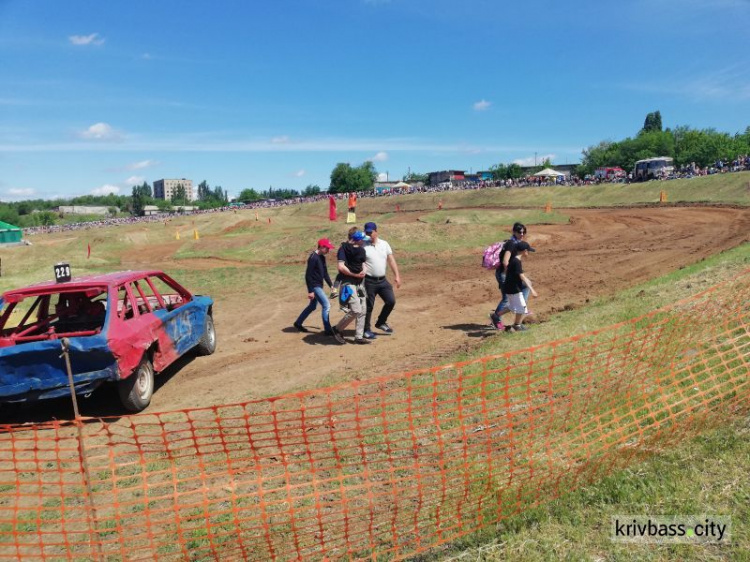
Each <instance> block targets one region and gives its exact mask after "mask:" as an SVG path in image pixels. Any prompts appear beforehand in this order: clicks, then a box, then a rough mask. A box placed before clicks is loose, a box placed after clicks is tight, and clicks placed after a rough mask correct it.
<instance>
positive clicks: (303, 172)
mask: <svg viewBox="0 0 750 562" xmlns="http://www.w3.org/2000/svg"><path fill="white" fill-rule="evenodd" d="M305 173H306V172H305V170H297V171H296V172H294V177H296V178H301V177H302V176H304V175H305Z"/></svg>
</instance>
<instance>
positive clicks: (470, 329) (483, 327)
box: [441, 322, 501, 338]
mask: <svg viewBox="0 0 750 562" xmlns="http://www.w3.org/2000/svg"><path fill="white" fill-rule="evenodd" d="M441 327H442V328H443V329H444V330H457V331H459V332H466V335H467V336H469V337H470V338H486V337H489V336H494V335H495V334H499V333H501V332H499V331H498V330H496V329H495V328H493V327H492V326H490V325H489V322H488V323H487V324H453V325H451V326H441Z"/></svg>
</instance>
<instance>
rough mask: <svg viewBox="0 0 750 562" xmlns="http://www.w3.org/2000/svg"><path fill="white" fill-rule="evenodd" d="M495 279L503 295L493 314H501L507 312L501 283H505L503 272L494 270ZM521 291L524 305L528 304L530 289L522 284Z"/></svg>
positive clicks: (506, 303)
mask: <svg viewBox="0 0 750 562" xmlns="http://www.w3.org/2000/svg"><path fill="white" fill-rule="evenodd" d="M495 279H497V284H498V286H499V287H500V294H501V295H503V298H501V299H500V302H499V303H497V308H496V309H495V316H502V315H503V314H505V313H506V312H508V296H507V295H506V294H505V292H504V291H503V283H505V273H500V270H499V269H496V270H495ZM521 292H522V293H523V300H525V301H526V306H528V305H529V295H530V294H531V289H529V288H528V287H527V286H526V285H524V286H523V288H522V289H521Z"/></svg>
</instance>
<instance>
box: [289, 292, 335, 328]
mask: <svg viewBox="0 0 750 562" xmlns="http://www.w3.org/2000/svg"><path fill="white" fill-rule="evenodd" d="M313 293H314V294H315V298H314V299H311V300H310V304H308V305H307V308H305V310H303V311H302V313H301V314H300V315H299V318H297V322H295V323H296V324H299V325H300V326H301V325H302V323H303V322H304V321H305V320H307V317H308V316H310V313H311V312H312V311H313V310H315V307H317V306H318V303H320V305H321V306H322V307H323V311H322V313H321V314H322V316H323V328H325V331H326V332H330V331H331V321H330V320H329V315H330V313H331V303H330V302H328V297H327V296H326V294H325V293H324V292H323V287H314V288H313Z"/></svg>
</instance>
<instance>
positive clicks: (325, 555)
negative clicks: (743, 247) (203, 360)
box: [0, 272, 750, 561]
mask: <svg viewBox="0 0 750 562" xmlns="http://www.w3.org/2000/svg"><path fill="white" fill-rule="evenodd" d="M748 302H750V272H746V273H745V274H743V275H741V276H739V277H738V278H736V279H734V280H732V281H731V282H728V283H722V285H721V287H715V288H712V289H710V290H708V291H706V292H704V293H702V294H700V295H697V296H696V297H693V298H691V299H688V300H686V301H683V302H680V303H678V304H676V305H674V306H670V307H668V308H665V309H661V310H658V311H655V312H653V313H651V314H648V315H646V316H644V317H641V318H639V319H636V320H633V321H630V322H626V323H622V324H618V325H615V326H611V327H609V328H606V329H603V330H600V331H597V332H592V333H587V334H583V335H580V336H576V337H573V338H569V339H566V340H561V341H557V342H554V343H551V344H548V345H542V346H538V347H533V348H529V349H524V350H521V351H516V352H511V353H506V354H503V355H498V356H493V357H485V358H483V359H479V360H475V361H467V362H465V363H456V364H452V365H444V366H441V367H435V368H432V369H426V370H422V371H417V372H411V373H405V374H401V375H396V376H391V377H386V378H380V379H373V380H366V381H361V382H354V383H351V384H347V385H342V386H338V387H334V388H327V389H319V390H312V391H309V392H301V393H298V394H290V395H286V396H280V397H278V398H272V399H268V400H260V401H255V402H249V403H245V404H235V405H227V406H216V407H213V408H205V409H198V410H185V411H178V412H169V413H156V414H142V415H137V416H130V417H123V418H119V419H111V420H106V419H86V420H85V421H84V423H83V424H82V429H81V431H82V434H83V438H82V439H81V440H80V442H81V443H83V448H82V449H79V439H78V431H79V430H78V426H76V424H75V423H47V424H41V425H34V426H14V427H11V426H4V427H0V430H2V432H0V442H1V443H0V559H17V558H18V559H49V560H62V559H72V560H152V559H164V560H185V559H191V560H212V559H220V560H231V559H248V560H264V561H265V560H297V559H302V560H322V559H340V558H346V559H350V558H372V559H375V558H377V559H393V558H403V557H406V556H409V555H413V554H415V553H419V552H425V551H427V550H429V549H432V548H434V547H436V546H437V545H440V544H443V543H446V542H450V541H455V540H456V539H457V538H459V537H461V536H463V535H466V534H468V533H472V532H474V531H476V530H477V529H480V528H482V527H486V526H488V525H492V524H494V523H496V522H497V521H499V520H501V519H503V518H506V517H508V516H510V515H513V514H516V513H518V512H519V511H521V510H523V509H525V508H528V507H530V506H533V505H536V504H539V503H541V502H546V501H548V500H550V499H551V498H555V497H557V496H559V495H561V494H563V493H565V492H567V491H569V490H572V489H574V488H576V487H578V486H581V485H582V484H584V483H587V482H591V481H593V480H595V479H598V478H600V477H601V476H603V475H606V474H608V473H610V472H611V471H612V470H613V469H617V468H619V467H622V466H624V465H626V464H627V463H629V462H631V461H633V460H637V459H639V458H641V457H642V456H643V455H645V454H648V453H649V452H650V451H653V450H655V449H659V448H663V447H664V446H665V445H669V444H670V443H673V442H676V441H679V440H681V439H685V438H687V437H690V436H691V435H693V434H694V433H695V432H696V431H699V430H701V429H703V428H704V427H706V426H709V425H714V424H717V423H719V422H720V421H721V420H722V419H726V418H725V417H726V416H729V415H737V414H745V413H747V411H748V404H750V400H748V398H750V390H749V389H750V386H749V382H750V381H749V380H748V363H749V358H750V331H749V329H748V326H750V317H749V314H750V312H749V310H748ZM514 337H515V336H514ZM81 451H82V452H83V454H84V455H85V458H86V460H87V461H88V465H89V468H90V486H91V490H92V497H87V496H88V492H87V486H86V481H85V476H84V473H83V471H82V457H81Z"/></svg>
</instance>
